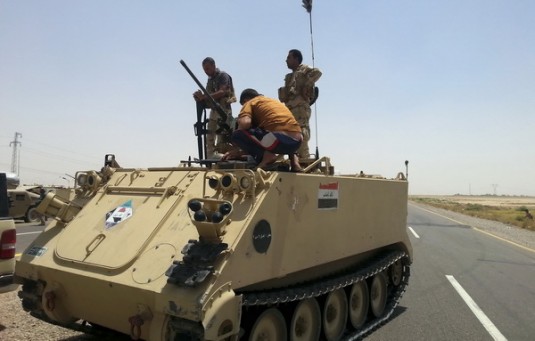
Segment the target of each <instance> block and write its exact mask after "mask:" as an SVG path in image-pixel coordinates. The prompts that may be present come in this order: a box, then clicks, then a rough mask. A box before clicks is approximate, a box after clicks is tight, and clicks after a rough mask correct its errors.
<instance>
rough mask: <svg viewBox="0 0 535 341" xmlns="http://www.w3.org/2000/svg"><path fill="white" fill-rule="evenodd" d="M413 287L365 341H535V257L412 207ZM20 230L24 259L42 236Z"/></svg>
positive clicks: (19, 248)
mask: <svg viewBox="0 0 535 341" xmlns="http://www.w3.org/2000/svg"><path fill="white" fill-rule="evenodd" d="M408 225H409V231H410V232H409V234H410V235H411V241H412V244H413V248H414V263H413V265H412V269H411V272H412V275H411V279H410V284H409V288H408V290H407V292H406V293H405V296H404V297H403V299H402V301H401V304H400V306H399V307H398V308H397V310H396V312H395V316H394V318H393V319H392V320H391V321H390V322H389V323H387V324H386V325H384V326H383V327H381V328H380V329H378V330H376V331H375V332H373V333H372V334H371V335H369V336H368V337H367V338H366V340H439V341H440V340H493V339H494V340H533V339H535V323H534V321H535V309H534V307H535V250H531V251H530V250H529V249H526V248H521V247H517V246H514V245H512V244H510V243H507V242H504V241H503V240H500V239H496V238H493V237H491V236H489V235H488V234H484V233H481V232H479V231H477V230H475V229H472V228H470V227H469V226H466V225H462V224H460V223H458V222H455V221H452V220H449V219H447V218H445V217H442V216H439V215H436V214H433V213H431V212H429V211H427V210H424V209H422V208H420V207H417V206H414V205H409V216H408ZM42 229H43V227H42V226H38V225H35V224H17V231H18V240H17V252H18V253H20V252H23V250H24V249H25V248H26V247H27V246H28V245H29V244H30V243H31V241H32V240H33V239H34V238H35V236H36V235H37V234H36V232H38V231H40V230H42Z"/></svg>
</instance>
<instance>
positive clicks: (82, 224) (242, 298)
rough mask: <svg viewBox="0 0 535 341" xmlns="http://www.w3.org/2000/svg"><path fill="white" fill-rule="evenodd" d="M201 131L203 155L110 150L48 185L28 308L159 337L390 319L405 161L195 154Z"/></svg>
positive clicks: (21, 278)
mask: <svg viewBox="0 0 535 341" xmlns="http://www.w3.org/2000/svg"><path fill="white" fill-rule="evenodd" d="M183 65H184V64H183ZM184 66H185V65H184ZM188 71H189V69H188ZM197 83H198V81H197ZM198 84H199V86H200V87H201V88H202V85H201V84H200V83H198ZM202 89H203V88H202ZM203 91H204V92H205V94H206V91H205V89H203ZM197 109H198V112H197V118H198V120H197V123H196V124H195V125H194V129H195V132H196V134H197V136H198V137H199V134H200V135H202V136H204V134H205V131H204V129H205V125H204V123H205V122H202V119H201V118H202V114H201V113H200V111H199V110H203V108H199V107H198V108H197ZM225 122H226V120H224V119H223V118H222V119H221V120H220V123H221V125H223V124H226V123H225ZM227 128H228V126H227ZM202 136H200V138H199V139H198V142H199V143H198V148H199V159H198V160H191V159H188V160H187V161H182V162H181V163H180V164H179V165H178V166H174V167H161V168H123V167H120V166H119V164H118V163H117V161H116V160H115V156H114V155H111V154H109V155H106V156H105V159H104V166H103V167H102V169H101V170H100V171H96V170H94V171H85V172H78V173H77V174H76V187H75V193H76V195H75V198H74V199H73V200H72V201H67V200H64V199H62V198H60V197H58V196H57V195H55V194H54V193H49V194H47V196H46V197H45V198H44V199H43V201H42V202H41V204H40V205H39V207H38V210H39V211H40V212H42V213H44V214H46V215H47V216H48V217H51V218H53V219H54V222H52V223H49V225H48V226H47V227H46V229H45V230H44V231H43V233H42V234H40V235H39V236H38V237H37V238H36V239H35V240H34V242H33V243H32V244H31V245H30V246H29V247H28V248H27V249H26V250H25V251H24V253H23V254H22V256H21V258H20V260H19V261H18V262H17V265H16V271H15V281H16V282H17V283H20V284H22V290H21V291H20V292H19V296H20V297H21V299H22V305H23V308H24V309H25V310H27V311H29V312H30V313H31V314H32V315H33V316H35V317H37V318H39V319H42V320H44V321H48V322H50V323H54V324H58V325H61V326H64V327H67V328H71V329H74V330H80V331H83V332H86V333H95V334H99V335H100V336H101V337H102V336H104V335H106V334H110V333H120V334H125V335H128V336H130V337H131V338H132V339H134V340H138V339H143V340H158V341H159V340H277V341H280V340H287V339H290V340H319V339H322V340H323V339H325V340H329V341H332V340H345V339H347V340H351V339H356V338H359V337H361V336H363V335H365V334H367V333H369V332H370V331H372V330H374V329H375V328H377V327H378V326H379V325H381V324H382V323H384V322H386V321H387V320H388V319H389V318H390V316H391V314H392V312H393V311H394V309H395V307H396V306H397V304H398V302H399V300H400V298H401V296H402V294H403V292H404V291H405V289H406V286H407V285H408V279H409V275H410V264H411V262H412V248H411V244H410V241H409V237H408V234H407V226H406V222H407V194H408V181H407V178H406V176H405V175H404V174H403V173H401V172H400V173H397V175H396V176H395V177H393V178H390V179H387V178H383V177H379V176H367V175H365V174H364V173H360V174H354V175H334V173H335V172H334V167H333V166H332V165H331V162H330V159H329V158H328V157H321V158H319V157H318V158H317V160H315V161H314V162H312V163H311V164H309V165H307V166H306V168H304V172H302V173H292V172H289V171H288V170H289V169H288V168H289V167H288V163H287V160H286V161H282V162H280V163H277V164H276V167H273V168H272V170H270V171H266V170H263V169H257V168H254V164H253V165H251V164H250V163H249V162H248V160H229V161H218V160H204V159H202V157H201V156H202V155H203V141H202Z"/></svg>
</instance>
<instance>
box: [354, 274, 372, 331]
mask: <svg viewBox="0 0 535 341" xmlns="http://www.w3.org/2000/svg"><path fill="white" fill-rule="evenodd" d="M369 306H370V296H369V292H368V284H366V281H360V282H357V283H355V284H353V286H352V287H351V293H350V294H349V321H351V325H352V326H353V328H355V329H358V328H360V327H362V326H363V325H364V322H366V317H367V316H368V307H369Z"/></svg>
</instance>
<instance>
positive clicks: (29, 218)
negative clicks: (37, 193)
mask: <svg viewBox="0 0 535 341" xmlns="http://www.w3.org/2000/svg"><path fill="white" fill-rule="evenodd" d="M40 220H41V214H40V213H39V212H37V210H36V209H35V207H30V208H29V209H28V211H27V212H26V217H24V221H25V222H27V223H36V222H38V221H40Z"/></svg>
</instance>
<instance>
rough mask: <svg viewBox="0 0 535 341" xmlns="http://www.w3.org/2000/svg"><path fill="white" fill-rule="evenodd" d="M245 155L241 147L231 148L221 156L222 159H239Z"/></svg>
mask: <svg viewBox="0 0 535 341" xmlns="http://www.w3.org/2000/svg"><path fill="white" fill-rule="evenodd" d="M243 155H244V153H243V151H241V150H239V149H234V150H229V151H228V152H226V153H225V154H223V156H222V157H221V161H225V160H234V159H239V158H240V157H241V156H243Z"/></svg>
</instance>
